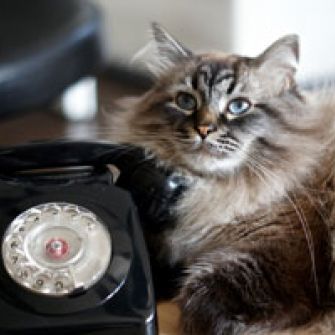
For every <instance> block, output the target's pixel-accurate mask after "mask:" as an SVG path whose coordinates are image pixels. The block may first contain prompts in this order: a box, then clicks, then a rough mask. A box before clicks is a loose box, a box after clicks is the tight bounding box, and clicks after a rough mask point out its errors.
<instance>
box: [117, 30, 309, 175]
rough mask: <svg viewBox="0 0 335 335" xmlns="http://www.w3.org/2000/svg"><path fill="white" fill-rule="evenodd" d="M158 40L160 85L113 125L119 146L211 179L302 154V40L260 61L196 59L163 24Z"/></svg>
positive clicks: (284, 42)
mask: <svg viewBox="0 0 335 335" xmlns="http://www.w3.org/2000/svg"><path fill="white" fill-rule="evenodd" d="M153 36H154V38H153V43H154V46H155V50H156V51H157V52H156V56H155V59H153V60H152V61H151V63H150V64H149V66H150V68H151V69H152V70H153V71H154V73H155V74H156V83H155V85H154V87H153V88H152V89H151V90H150V91H148V92H147V93H146V94H144V95H143V96H142V97H140V98H138V99H134V100H130V101H129V104H128V106H127V107H126V108H125V110H124V111H121V112H120V113H119V114H118V116H117V117H115V118H114V120H113V124H114V130H113V132H114V136H113V135H112V136H113V137H114V139H116V140H118V141H121V142H124V143H131V144H136V145H140V146H143V147H145V148H147V149H149V150H150V151H152V152H153V153H154V154H155V155H157V156H158V158H159V159H161V160H162V161H164V162H166V163H167V164H171V165H173V166H180V167H184V168H186V169H188V170H190V171H193V172H196V173H201V174H212V175H227V174H231V173H235V172H236V171H238V170H239V169H240V168H242V167H243V166H246V165H250V164H251V165H254V167H255V166H256V165H257V164H258V163H257V160H259V159H263V160H264V159H271V161H272V162H275V161H276V159H277V160H281V161H282V160H283V159H284V160H285V159H286V158H287V157H288V156H290V155H294V154H296V153H295V152H294V151H295V150H296V149H295V144H294V143H293V142H296V141H297V138H295V137H294V136H297V134H298V132H295V127H297V128H299V127H300V126H301V124H300V123H299V122H298V123H297V120H299V115H301V113H303V109H304V107H303V106H304V101H303V98H302V97H301V95H300V94H299V93H298V91H297V89H296V84H295V80H294V75H295V72H296V68H297V63H298V53H299V52H298V49H299V46H298V38H297V36H295V35H289V36H285V37H283V38H281V39H279V40H278V41H276V42H275V43H273V44H272V45H271V46H270V47H269V48H267V49H266V50H265V51H264V52H262V53H261V54H260V55H259V56H258V57H254V58H251V57H243V56H238V55H228V54H224V53H204V54H193V53H192V52H191V51H190V50H188V49H187V48H185V47H184V46H183V45H182V44H181V43H180V42H178V41H177V40H176V39H174V38H173V37H172V36H171V35H170V34H169V33H167V32H166V31H165V30H164V29H162V28H161V27H160V26H158V25H157V24H154V25H153ZM255 168H256V167H255Z"/></svg>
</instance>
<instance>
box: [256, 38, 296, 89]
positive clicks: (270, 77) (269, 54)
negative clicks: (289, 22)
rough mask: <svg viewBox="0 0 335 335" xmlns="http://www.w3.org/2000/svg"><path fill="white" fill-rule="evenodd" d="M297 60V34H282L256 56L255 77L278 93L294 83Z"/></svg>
mask: <svg viewBox="0 0 335 335" xmlns="http://www.w3.org/2000/svg"><path fill="white" fill-rule="evenodd" d="M298 62H299V38H298V36H297V35H287V36H284V37H282V38H280V39H279V40H277V41H276V42H274V43H273V44H272V45H271V46H270V47H268V48H267V49H266V50H265V51H264V52H263V53H262V54H261V55H260V56H258V57H257V58H256V68H257V77H259V76H260V79H261V80H262V82H263V83H264V84H266V85H269V86H268V88H270V89H271V90H272V91H275V92H276V93H280V92H282V91H283V90H285V89H289V88H290V87H291V86H292V85H293V84H294V75H295V73H296V71H297V68H298Z"/></svg>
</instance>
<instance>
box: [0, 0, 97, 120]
mask: <svg viewBox="0 0 335 335" xmlns="http://www.w3.org/2000/svg"><path fill="white" fill-rule="evenodd" d="M99 30H100V15H99V13H98V11H97V10H96V9H95V7H94V6H93V5H91V4H89V3H87V2H86V1H84V0H57V1H55V0H34V1H26V0H0V116H1V115H3V114H5V113H8V112H13V111H15V110H18V109H23V108H29V107H32V106H37V105H41V104H45V103H47V102H49V101H50V100H52V99H54V98H55V97H56V96H58V95H59V94H60V93H61V92H62V91H63V90H64V89H65V88H66V87H67V86H68V85H70V84H72V83H74V82H76V81H77V80H78V79H80V78H82V77H84V76H87V75H90V74H93V73H95V72H96V71H97V70H98V69H99V68H100V67H101V66H102V65H103V52H102V48H101V45H100V41H99V38H100V36H99V35H100V33H99Z"/></svg>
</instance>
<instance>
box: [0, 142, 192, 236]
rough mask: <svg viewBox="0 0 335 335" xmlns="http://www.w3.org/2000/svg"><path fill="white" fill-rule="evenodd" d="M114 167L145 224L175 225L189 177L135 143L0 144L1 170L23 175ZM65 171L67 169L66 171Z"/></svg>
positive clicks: (155, 227) (158, 228)
mask: <svg viewBox="0 0 335 335" xmlns="http://www.w3.org/2000/svg"><path fill="white" fill-rule="evenodd" d="M107 165H113V166H115V167H116V168H117V169H118V171H115V170H114V177H115V179H116V181H115V184H116V185H117V186H119V187H121V188H124V189H126V190H128V191H129V192H130V193H131V194H132V196H133V199H134V200H135V203H136V205H137V207H138V209H139V212H140V216H141V217H142V218H143V224H144V225H145V226H149V227H150V229H151V230H152V231H157V232H159V231H161V229H162V228H164V227H165V226H168V225H169V224H173V223H172V221H173V218H172V217H171V211H170V209H171V206H172V205H173V204H174V203H175V202H176V200H177V199H178V198H179V197H180V195H181V194H182V193H183V191H184V190H185V189H186V188H187V184H188V182H187V180H186V179H185V178H183V177H182V176H180V175H177V174H175V173H174V171H172V170H169V169H167V168H163V167H158V166H157V164H156V162H155V160H154V159H153V158H147V156H146V154H145V152H144V150H143V149H142V148H139V147H135V146H120V145H116V144H111V143H109V142H88V141H53V142H47V141H46V142H32V143H28V144H22V145H18V146H14V147H7V148H1V147H0V173H1V174H9V175H16V176H17V177H18V178H19V176H20V175H21V176H23V175H24V172H27V171H30V172H32V171H34V170H35V171H36V170H37V171H36V172H38V171H39V172H40V173H42V170H43V169H48V168H53V169H55V170H56V168H69V167H71V168H76V167H77V168H78V171H80V169H79V168H80V167H81V168H82V170H85V168H86V169H88V168H93V169H97V168H101V167H104V166H107ZM64 171H65V170H64Z"/></svg>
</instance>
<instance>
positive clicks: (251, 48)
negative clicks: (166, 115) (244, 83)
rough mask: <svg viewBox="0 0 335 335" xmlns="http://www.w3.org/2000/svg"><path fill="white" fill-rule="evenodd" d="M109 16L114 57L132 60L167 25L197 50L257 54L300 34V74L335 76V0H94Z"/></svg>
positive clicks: (108, 38) (107, 34)
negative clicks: (155, 29)
mask: <svg viewBox="0 0 335 335" xmlns="http://www.w3.org/2000/svg"><path fill="white" fill-rule="evenodd" d="M91 1H93V2H95V3H97V4H98V5H99V6H100V7H101V8H102V12H103V14H104V19H105V25H104V30H105V33H104V35H105V44H106V46H107V50H108V55H109V58H110V59H113V60H118V61H121V62H123V63H128V62H129V60H130V59H131V57H132V56H133V55H134V54H135V53H136V52H137V51H138V50H139V49H140V48H141V47H143V46H144V45H145V44H146V42H147V40H148V38H149V26H150V22H152V21H157V22H159V23H161V24H163V25H164V26H165V27H166V28H167V29H168V30H169V31H170V32H171V33H172V34H173V35H175V36H177V37H178V39H180V40H181V41H184V43H185V44H186V45H187V46H189V47H190V48H193V49H195V50H199V49H200V50H206V49H207V50H208V49H210V50H213V49H214V50H215V49H218V50H223V51H228V52H236V53H242V54H245V55H256V54H258V53H260V52H261V51H262V50H263V49H264V48H265V47H266V46H267V45H269V44H270V43H271V42H272V41H274V40H275V39H277V38H279V37H281V36H282V35H284V34H287V33H298V34H299V35H300V39H301V68H300V70H299V73H298V74H299V78H301V79H308V78H319V77H320V76H322V77H335V1H334V0H318V1H315V0H140V1H136V0H91Z"/></svg>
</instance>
